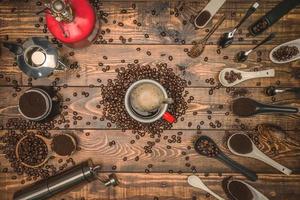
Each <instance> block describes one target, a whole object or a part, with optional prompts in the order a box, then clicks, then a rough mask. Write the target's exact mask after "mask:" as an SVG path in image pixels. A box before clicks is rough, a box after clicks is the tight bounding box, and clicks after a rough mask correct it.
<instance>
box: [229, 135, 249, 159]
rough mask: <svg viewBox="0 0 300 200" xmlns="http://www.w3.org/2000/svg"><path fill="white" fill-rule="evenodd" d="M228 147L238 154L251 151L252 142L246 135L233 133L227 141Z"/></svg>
mask: <svg viewBox="0 0 300 200" xmlns="http://www.w3.org/2000/svg"><path fill="white" fill-rule="evenodd" d="M229 145H230V147H231V148H232V149H233V150H235V151H236V152H238V153H240V154H247V153H250V152H251V151H252V142H251V141H250V138H248V136H247V135H244V134H236V135H233V136H232V137H231V139H230V141H229Z"/></svg>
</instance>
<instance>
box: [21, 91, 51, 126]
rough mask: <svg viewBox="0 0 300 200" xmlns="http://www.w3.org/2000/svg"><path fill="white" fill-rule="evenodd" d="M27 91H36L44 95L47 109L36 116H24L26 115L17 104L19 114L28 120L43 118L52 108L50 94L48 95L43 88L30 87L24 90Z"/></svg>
mask: <svg viewBox="0 0 300 200" xmlns="http://www.w3.org/2000/svg"><path fill="white" fill-rule="evenodd" d="M28 92H37V93H39V94H41V95H42V96H43V97H44V99H45V100H46V107H47V110H46V111H45V112H44V113H43V114H42V115H41V116H38V117H28V116H26V115H25V114H24V113H23V112H22V110H21V109H20V106H19V105H18V111H19V112H20V114H21V115H22V116H23V117H24V118H26V119H28V120H32V121H41V120H43V119H45V118H46V117H47V116H48V115H49V114H50V112H51V110H52V101H51V97H50V95H49V94H48V93H47V92H45V91H44V90H42V89H40V88H31V89H29V90H27V91H25V93H28ZM25 93H24V94H25Z"/></svg>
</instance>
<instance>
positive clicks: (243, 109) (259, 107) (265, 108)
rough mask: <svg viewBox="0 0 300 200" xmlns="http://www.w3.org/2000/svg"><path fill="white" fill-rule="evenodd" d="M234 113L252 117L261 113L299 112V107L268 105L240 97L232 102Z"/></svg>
mask: <svg viewBox="0 0 300 200" xmlns="http://www.w3.org/2000/svg"><path fill="white" fill-rule="evenodd" d="M232 112H233V114H235V115H237V116H240V117H250V116H252V115H256V114H261V113H298V112H299V109H298V108H293V107H283V106H273V105H266V104H262V103H259V102H257V101H254V100H253V99H250V98H245V97H242V98H238V99H235V100H234V101H233V103H232Z"/></svg>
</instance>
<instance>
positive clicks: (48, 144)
mask: <svg viewBox="0 0 300 200" xmlns="http://www.w3.org/2000/svg"><path fill="white" fill-rule="evenodd" d="M60 135H65V136H67V137H69V138H70V139H71V140H72V143H73V144H74V151H73V152H71V154H70V155H72V154H73V153H74V152H75V149H76V146H77V143H76V141H75V139H74V138H73V137H72V136H70V135H69V134H60ZM27 137H28V136H24V137H23V138H21V139H20V140H19V141H18V143H17V145H16V149H15V154H16V157H17V159H18V160H20V161H21V163H22V164H23V165H24V166H26V167H30V168H38V167H40V166H43V165H44V164H45V163H46V162H47V161H48V160H49V159H50V158H51V157H52V156H55V157H61V158H65V157H67V156H70V155H66V156H62V155H59V154H57V153H56V152H55V151H54V150H52V147H51V146H52V141H53V139H48V138H46V137H43V136H41V135H37V134H36V135H34V137H38V138H39V139H41V140H42V141H43V142H44V143H45V145H46V146H47V152H48V154H47V157H46V158H45V159H44V160H43V162H41V163H39V164H36V165H30V164H27V163H25V162H23V161H22V160H21V159H20V154H19V148H20V144H21V143H22V141H23V140H24V139H26V138H27Z"/></svg>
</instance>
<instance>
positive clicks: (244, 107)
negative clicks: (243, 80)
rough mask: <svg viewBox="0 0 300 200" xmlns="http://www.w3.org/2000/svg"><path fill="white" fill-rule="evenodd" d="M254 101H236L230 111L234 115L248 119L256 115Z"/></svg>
mask: <svg viewBox="0 0 300 200" xmlns="http://www.w3.org/2000/svg"><path fill="white" fill-rule="evenodd" d="M256 107H257V106H256V103H255V101H253V100H251V99H248V98H239V99H236V100H235V101H234V102H233V104H232V111H233V113H234V114H235V115H238V116H241V117H248V116H251V115H254V114H255V113H256Z"/></svg>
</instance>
